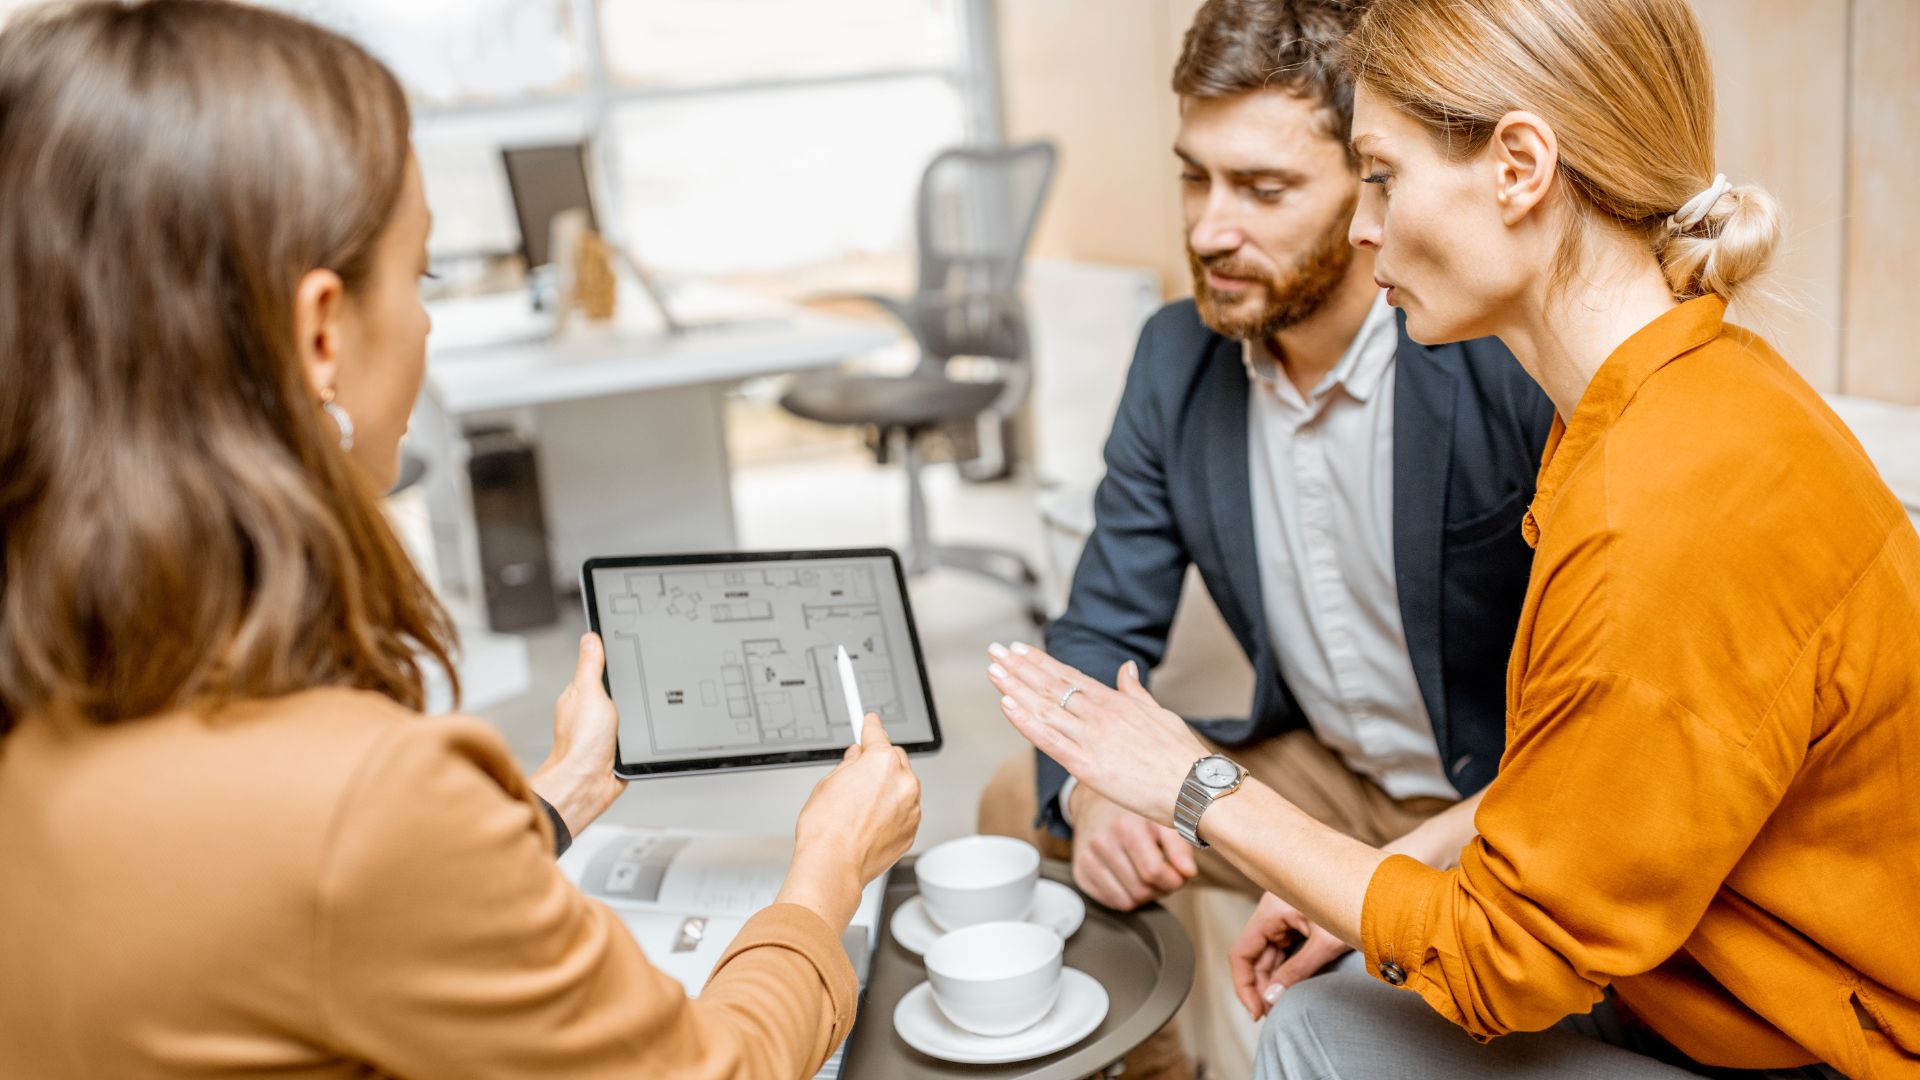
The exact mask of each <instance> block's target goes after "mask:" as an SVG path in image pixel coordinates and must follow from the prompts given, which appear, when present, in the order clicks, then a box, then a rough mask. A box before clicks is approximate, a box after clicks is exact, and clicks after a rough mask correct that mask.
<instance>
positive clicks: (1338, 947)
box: [1227, 893, 1352, 1020]
mask: <svg viewBox="0 0 1920 1080" xmlns="http://www.w3.org/2000/svg"><path fill="white" fill-rule="evenodd" d="M1295 946H1297V948H1296V947H1295ZM1289 948H1292V949H1293V953H1292V954H1291V955H1289V954H1288V952H1287V950H1288V949H1289ZM1350 951H1352V950H1350V949H1349V948H1348V947H1347V943H1346V942H1344V941H1341V940H1340V939H1339V938H1337V937H1334V936H1333V935H1332V934H1331V933H1329V932H1327V931H1326V930H1324V929H1322V928H1320V927H1319V926H1318V925H1316V924H1315V923H1314V922H1313V921H1312V920H1311V919H1308V918H1307V917H1306V916H1305V915H1302V914H1300V912H1299V910H1298V909H1296V908H1295V907H1294V906H1293V905H1292V904H1289V903H1287V902H1286V901H1285V900H1282V899H1280V898H1279V897H1277V896H1275V895H1273V894H1272V893H1266V894H1264V895H1262V896H1261V897H1260V906H1259V907H1257V908H1255V909H1254V910H1253V917H1252V918H1250V919H1248V920H1247V925H1246V928H1245V929H1243V930H1241V931H1240V937H1239V940H1237V941H1235V942H1234V943H1233V948H1232V949H1230V950H1228V952H1227V956H1228V957H1229V958H1230V959H1231V960H1232V961H1233V992H1234V995H1235V996H1237V997H1238V998H1239V999H1240V1004H1242V1005H1244V1006H1246V1007H1247V1014H1248V1015H1250V1016H1252V1017H1253V1018H1254V1019H1255V1020H1258V1019H1260V1018H1261V1017H1263V1016H1265V1015H1267V1010H1268V1009H1270V1008H1272V1007H1273V1003H1274V1002H1276V1001H1278V1000H1280V995H1281V994H1282V993H1284V992H1285V991H1286V990H1287V988H1288V987H1290V986H1292V985H1293V984H1295V983H1297V982H1299V981H1300V980H1302V979H1305V978H1307V977H1308V976H1310V975H1313V974H1315V973H1317V972H1318V971H1319V970H1320V969H1321V968H1324V967H1326V966H1327V965H1328V964H1331V963H1333V962H1334V961H1335V960H1338V959H1340V958H1341V957H1342V956H1345V955H1346V954H1347V953H1348V952H1350Z"/></svg>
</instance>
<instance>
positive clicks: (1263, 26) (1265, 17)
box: [1173, 0, 1356, 158]
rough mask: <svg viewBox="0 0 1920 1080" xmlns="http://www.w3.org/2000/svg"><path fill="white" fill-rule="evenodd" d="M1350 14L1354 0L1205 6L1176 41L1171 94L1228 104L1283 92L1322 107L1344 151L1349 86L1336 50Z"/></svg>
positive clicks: (1241, 0) (1239, 0)
mask: <svg viewBox="0 0 1920 1080" xmlns="http://www.w3.org/2000/svg"><path fill="white" fill-rule="evenodd" d="M1355 7H1356V4H1355V3H1354V0H1207V2H1206V3H1205V4H1202V5H1201V7H1200V10H1199V11H1198V12H1197V13H1196V14H1195V15H1194V17H1193V25H1192V26H1190V27H1188V28H1187V35H1186V38H1185V40H1183V41H1182V42H1181V46H1180V58H1179V59H1178V60H1177V61H1175V62H1174V65H1173V92H1174V93H1176V94H1179V95H1180V96H1181V97H1183V98H1226V97H1238V96H1240V95H1241V94H1247V93H1252V92H1254V91H1256V90H1285V91H1287V92H1288V93H1291V94H1293V95H1295V96H1296V97H1301V98H1305V99H1306V100H1308V101H1311V102H1313V103H1315V104H1317V105H1318V106H1320V113H1321V120H1322V126H1323V129H1324V130H1325V132H1326V134H1327V135H1328V137H1330V138H1332V139H1334V140H1335V141H1336V142H1338V143H1339V144H1340V145H1341V147H1342V148H1345V147H1346V145H1347V138H1348V135H1349V133H1350V132H1351V131H1352V129H1353V80H1352V78H1351V77H1350V76H1349V75H1348V74H1347V71H1346V69H1345V68H1344V67H1343V66H1342V65H1341V62H1340V51H1341V46H1342V43H1343V42H1344V41H1345V39H1346V36H1347V31H1348V30H1349V29H1350V28H1351V27H1352V25H1353V11H1354V9H1355ZM1349 157H1350V158H1351V151H1349Z"/></svg>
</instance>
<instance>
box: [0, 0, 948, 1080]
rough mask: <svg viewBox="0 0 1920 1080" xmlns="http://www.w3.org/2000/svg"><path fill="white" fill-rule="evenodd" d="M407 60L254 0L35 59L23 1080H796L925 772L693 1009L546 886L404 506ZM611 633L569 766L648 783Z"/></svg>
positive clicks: (11, 614) (12, 938)
mask: <svg viewBox="0 0 1920 1080" xmlns="http://www.w3.org/2000/svg"><path fill="white" fill-rule="evenodd" d="M407 128H408V118H407V108H406V102H405V99H404V97H403V95H402V93H401V90H400V87H399V86H398V84H397V83H395V81H394V79H393V77H392V75H391V74H389V73H388V72H387V71H386V70H385V69H384V68H382V67H381V66H380V65H379V64H378V63H376V62H375V61H374V60H373V59H372V58H371V57H370V56H368V55H367V54H366V53H365V52H363V51H362V50H360V49H359V48H358V47H356V46H354V45H353V44H351V43H350V42H348V41H346V40H345V39H343V38H340V37H337V36H335V35H333V34H330V33H326V32H325V31H322V30H319V29H317V28H315V27H312V26H309V25H307V24H305V23H302V22H299V21H297V20H294V19H290V18H287V17H285V16H281V15H277V14H274V13H271V12H268V11H264V10H261V9H258V8H253V7H247V6H242V5H238V4H230V3H225V2H221V0H156V2H153V3H147V4H121V3H91V4H81V5H73V6H65V7H59V8H55V9H53V10H52V11H51V12H47V13H41V14H29V15H25V16H21V17H20V18H19V20H18V21H16V22H14V23H12V24H10V25H9V27H8V29H7V30H6V32H5V33H4V34H0V192H4V193H5V197H4V198H0V555H4V562H0V567H3V569H0V1076H4V1077H8V1078H15V1077H18V1078H27V1077H33V1078H35V1080H41V1078H56V1077H116V1078H119V1077H128V1078H131V1077H205V1076H228V1077H248V1076H273V1077H288V1078H291V1077H308V1078H320V1077H342V1078H344V1077H369V1076H414V1077H461V1078H487V1077H532V1076H554V1077H561V1076H564V1077H570V1078H572V1077H616V1076H617V1077H650V1078H652V1077H658V1078H662V1080H672V1078H700V1080H720V1078H727V1080H747V1078H763V1080H799V1078H802V1077H808V1076H812V1075H813V1074H814V1072H815V1071H816V1070H817V1069H818V1068H819V1067H820V1064H821V1062H822V1061H823V1060H824V1059H825V1058H826V1056H827V1055H828V1054H829V1053H831V1052H832V1050H833V1048H834V1047H835V1045H837V1044H838V1043H839V1041H840V1040H841V1039H842V1038H844V1037H845V1036H846V1034H847V1030H848V1026H849V1025H850V1024H851V1022H852V1018H853V1012H854V1007H855V993H856V982H855V979H854V973H853V968H852V965H851V964H850V963H849V962H848V959H847V955H846V952H845V950H844V949H843V947H842V946H841V943H840V935H841V933H842V932H843V931H844V929H845V927H846V925H847V922H848V919H849V918H850V917H851V915H852V912H853V908H854V906H855V904H856V903H857V901H858V898H859V893H860V888H861V885H862V884H863V883H864V882H866V881H867V880H869V879H871V878H872V877H873V876H874V875H875V874H877V873H879V872H880V871H881V870H882V869H884V868H885V867H886V866H887V865H889V864H890V863H891V862H892V861H893V860H894V859H896V858H897V857H898V856H899V855H900V854H901V853H902V852H904V851H905V850H906V848H907V846H908V845H909V844H910V843H911V842H912V839H913V834H914V829H915V827H916V826H917V824H918V822H919V801H918V797H919V788H918V784H917V783H916V781H915V780H914V777H913V773H912V771H911V770H910V769H909V768H908V767H907V762H906V758H905V756H904V755H903V754H902V753H901V752H899V751H897V750H895V749H893V748H891V747H889V746H888V745H887V742H886V736H885V733H884V732H883V731H882V730H881V729H880V726H879V724H878V722H877V721H876V720H875V719H874V718H871V717H869V720H868V726H867V729H866V733H865V745H864V747H862V748H859V749H856V750H852V751H849V752H848V755H847V760H846V761H845V762H844V763H843V764H842V765H841V766H840V767H839V768H837V769H836V770H835V771H834V772H833V773H832V774H831V775H829V776H828V777H827V778H826V779H825V780H823V781H822V782H821V783H820V785H819V786H818V787H817V788H815V790H814V793H813V797H812V798H811V799H810V800H809V801H808V803H807V806H806V808H805V809H804V810H802V812H801V815H800V821H799V824H798V827H797V830H796V832H797V837H796V845H795V852H794V859H793V864H792V869H791V870H790V872H789V874H788V876H787V879H786V882H785V885H784V887H783V889H782V890H781V892H780V895H779V897H778V902H776V903H774V904H773V905H771V906H770V907H768V908H767V909H766V910H765V911H762V912H761V913H760V914H758V915H756V916H755V917H754V918H753V919H752V920H750V921H749V922H748V923H747V924H746V926H745V928H744V929H742V930H741V932H740V934H739V935H738V937H737V938H736V939H735V941H734V943H733V945H732V946H731V948H730V949H729V950H728V952H727V954H726V956H724V957H723V958H722V959H721V960H720V962H719V965H718V967H717V969H716V971H715V972H714V974H713V976H712V978H711V980H710V981H709V982H708V984H707V987H706V990H705V992H704V993H703V994H702V996H701V997H700V999H699V1000H698V1001H690V1000H688V998H687V996H686V995H685V993H683V992H682V991H681V989H680V985H679V984H678V983H677V982H675V981H674V980H673V979H671V978H669V977H667V976H666V975H665V974H663V973H662V972H660V971H659V970H658V969H656V968H654V967H652V966H651V965H650V964H649V963H648V962H647V958H646V957H645V956H644V955H642V954H641V952H640V949H639V947H638V946H637V945H636V944H635V943H634V940H633V938H632V937H631V936H629V935H628V933H627V931H626V930H625V928H624V927H622V926H621V925H620V921H619V919H618V917H616V916H615V915H614V914H613V913H612V912H611V911H610V910H608V909H607V908H606V907H604V906H602V905H600V904H598V903H594V902H591V901H589V900H587V899H586V898H584V897H583V896H581V894H580V893H579V892H578V891H576V890H575V889H574V888H573V887H572V886H571V885H570V884H568V882H567V881H566V880H565V879H564V878H562V877H561V876H560V874H559V872H558V871H557V870H556V869H555V867H554V864H553V847H554V843H555V840H556V839H557V838H558V837H557V834H556V831H555V828H554V825H553V823H552V822H551V821H550V819H549V816H548V814H547V811H546V809H545V808H544V807H543V806H542V805H541V802H540V800H539V799H538V798H536V796H535V795H534V793H533V790H532V789H530V785H529V781H528V780H527V779H526V778H524V777H522V776H521V775H520V772H519V770H518V769H517V768H516V767H515V766H514V763H513V759H512V758H511V756H510V755H509V754H508V752H507V748H506V746H505V744H504V743H503V742H502V741H501V739H500V737H499V736H498V734H496V733H495V732H494V731H493V730H492V729H491V728H490V727H488V726H487V725H485V724H483V723H481V722H479V721H477V720H473V719H469V718H464V717H457V716H456V717H435V718H426V717H422V716H420V715H419V712H418V711H419V708H420V702H421V696H422V691H421V678H420V670H419V664H418V663H417V662H416V659H415V658H416V656H418V655H420V654H422V653H424V654H425V655H427V656H428V657H430V658H431V660H432V661H433V662H437V663H441V664H445V663H446V660H447V656H448V654H449V651H450V650H451V649H452V647H453V641H452V639H451V636H450V633H449V630H448V627H447V623H446V619H445V617H444V615H443V614H442V613H441V611H440V608H439V606H438V605H437V604H436V602H435V601H434V599H433V596H432V594H431V593H430V592H428V591H427V589H426V588H425V586H424V585H423V584H422V582H421V580H420V579H419V577H418V576H417V575H416V574H415V573H414V571H413V569H412V567H411V566H410V565H409V564H408V563H407V561H406V558H405V556H404V555H403V554H402V553H401V550H400V547H399V546H398V544H397V543H396V542H395V540H394V537H393V535H392V534H391V532H389V531H388V529H387V527H386V525H385V524H384V522H383V519H382V518H381V516H380V511H379V507H378V504H377V501H376V497H377V493H378V492H379V491H382V490H385V489H386V488H387V487H388V486H390V485H391V484H392V482H393V478H394V475H395V472H396V471H397V461H398V453H397V450H398V446H399V441H400V435H401V432H402V430H403V429H404V427H405V424H406V418H407V415H408V411H409V409H410V408H411V406H412V404H413V399H414V395H415V394H416V393H417V392H418V390H419V387H420V380H421V376H422V372H423V370H424V366H425V346H426V335H427V328H428V324H427V317H426V312H425V311H424V310H423V308H422V307H421V304H420V296H419V288H418V278H419V275H420V274H421V273H422V272H423V271H424V269H425V267H426V238H427V231H428V213H427V206H426V201H425V199H424V197H423V195H422V191H421V184H420V175H419V171H418V169H417V168H416V167H415V165H414V162H413V159H412V155H411V153H410V152H409V149H408V132H407ZM599 663H600V654H599V648H598V643H597V642H596V641H594V640H593V639H591V638H589V639H587V640H586V641H585V642H584V643H583V645H582V662H581V669H580V672H579V674H578V676H577V677H576V680H575V682H574V684H573V686H572V687H571V688H569V690H568V691H567V692H566V693H565V694H563V695H562V698H561V703H560V706H559V709H558V712H559V714H560V715H559V723H558V726H557V731H556V735H557V739H556V743H557V745H556V748H555V754H554V759H553V762H552V764H551V766H550V767H549V768H548V769H546V770H542V772H541V774H539V775H538V776H536V777H535V778H534V780H533V782H532V783H533V785H535V786H538V787H539V788H540V790H542V791H544V792H545V793H546V794H547V795H548V796H549V797H550V799H551V801H552V802H553V804H554V805H555V807H556V808H557V809H558V811H559V814H560V816H561V817H562V818H564V819H565V820H564V824H565V825H566V826H568V827H570V828H577V827H579V825H581V824H583V823H584V822H585V821H586V820H590V819H591V818H592V816H593V815H595V814H597V813H599V812H600V810H602V809H604V807H605V805H606V803H607V802H608V801H609V800H610V799H611V798H612V796H613V795H614V794H615V793H617V791H618V783H617V782H616V781H614V779H613V778H612V777H611V776H610V775H609V770H610V764H611V757H612V750H611V745H612V744H611V737H612V722H613V715H612V705H611V703H609V702H608V701H607V700H606V699H605V697H604V695H603V694H602V693H601V692H600V687H599Z"/></svg>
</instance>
